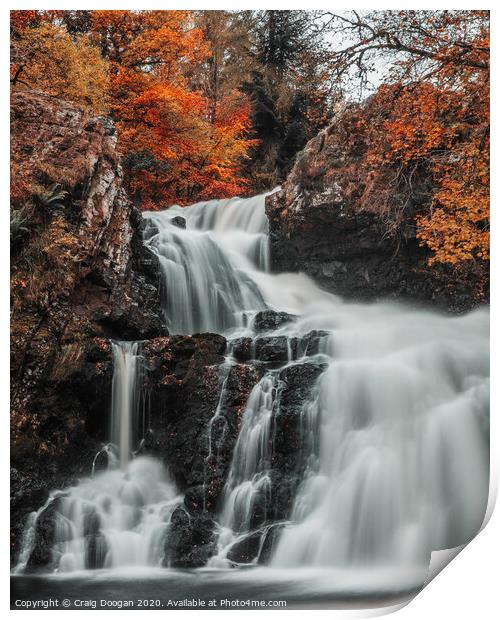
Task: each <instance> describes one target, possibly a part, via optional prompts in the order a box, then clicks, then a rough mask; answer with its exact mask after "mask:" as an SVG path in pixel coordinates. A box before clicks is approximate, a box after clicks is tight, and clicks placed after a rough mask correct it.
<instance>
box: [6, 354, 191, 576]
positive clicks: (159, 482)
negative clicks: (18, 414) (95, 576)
mask: <svg viewBox="0 0 500 620" xmlns="http://www.w3.org/2000/svg"><path fill="white" fill-rule="evenodd" d="M112 353H113V362H114V372H113V381H112V399H111V403H112V404H111V436H110V438H111V443H110V444H107V445H106V446H104V447H103V449H102V450H101V451H100V453H99V454H103V453H105V454H106V455H107V457H108V469H107V470H105V471H101V472H98V473H95V472H94V475H93V476H92V477H91V478H87V479H84V480H82V481H80V482H79V483H78V484H76V485H75V486H72V487H70V488H68V489H65V490H57V491H54V492H52V493H51V494H50V497H49V499H48V500H47V502H46V503H45V504H44V506H42V507H41V508H40V510H39V511H37V512H36V513H32V514H31V515H30V516H29V518H28V522H27V526H26V529H25V534H24V538H23V542H22V549H21V553H20V558H19V563H18V565H17V567H16V569H15V572H23V571H24V570H25V569H26V568H27V567H28V566H29V559H30V556H31V554H32V552H33V550H34V549H35V547H36V545H37V544H39V542H40V540H39V538H40V534H41V536H42V537H43V533H42V531H43V527H44V525H43V522H42V521H43V520H44V519H48V520H49V522H51V523H52V527H51V529H52V530H53V543H52V548H51V560H50V566H51V567H52V569H53V570H54V571H55V572H61V573H65V572H70V571H75V570H84V569H96V568H116V567H123V566H161V565H162V564H163V563H165V562H166V561H168V558H165V551H164V546H165V538H166V536H167V532H168V527H169V522H170V517H171V514H172V512H173V511H174V509H175V507H176V506H178V505H179V503H180V501H182V497H180V496H179V494H178V492H177V490H176V488H175V485H174V483H173V482H172V481H171V480H170V478H169V476H168V473H167V471H166V470H165V468H164V466H163V464H162V463H161V462H160V461H158V460H157V459H154V458H151V457H138V458H134V459H131V457H132V454H133V448H134V446H136V445H137V443H138V441H139V436H138V434H137V431H138V430H139V427H140V424H139V422H140V420H139V417H140V414H141V413H143V412H142V411H141V407H142V397H143V393H142V392H143V388H142V382H143V379H144V377H143V372H142V366H141V360H140V355H139V343H137V342H112ZM116 453H117V454H118V457H119V458H116ZM96 459H97V457H96ZM96 459H95V460H94V467H93V469H95V461H96Z"/></svg>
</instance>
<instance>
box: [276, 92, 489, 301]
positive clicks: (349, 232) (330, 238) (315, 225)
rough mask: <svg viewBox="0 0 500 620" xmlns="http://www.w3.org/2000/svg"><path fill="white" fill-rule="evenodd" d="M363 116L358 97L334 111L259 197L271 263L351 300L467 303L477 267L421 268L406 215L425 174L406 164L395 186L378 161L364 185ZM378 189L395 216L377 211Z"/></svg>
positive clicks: (481, 291)
mask: <svg viewBox="0 0 500 620" xmlns="http://www.w3.org/2000/svg"><path fill="white" fill-rule="evenodd" d="M370 113H372V112H371V110H370V102H369V101H368V102H367V103H366V104H364V105H362V106H360V107H359V108H356V109H355V110H354V111H349V110H348V111H347V113H344V114H340V115H339V117H338V118H337V119H336V120H335V121H334V122H333V123H332V125H331V126H330V127H328V128H327V129H326V130H324V131H323V132H321V133H320V134H319V135H318V136H317V137H316V138H314V139H312V140H311V141H310V142H309V143H308V144H307V145H306V147H305V149H304V150H303V151H302V152H301V153H300V154H299V155H298V157H297V161H296V164H295V166H294V168H293V169H292V171H291V173H290V174H289V176H288V178H287V179H286V182H285V183H284V184H283V186H282V189H281V191H278V192H276V193H274V194H272V195H270V196H268V198H267V200H266V211H267V215H268V217H269V222H270V240H271V254H272V264H273V268H274V269H275V270H276V271H303V272H305V273H306V274H308V275H310V276H311V277H313V278H314V279H315V280H316V281H317V282H318V283H319V284H320V285H321V286H322V287H323V288H325V289H327V290H329V291H331V292H333V293H338V294H340V295H342V296H345V297H347V298H349V299H353V300H372V299H378V298H393V299H400V300H410V299H411V300H412V301H414V302H415V301H419V302H422V303H424V304H429V305H433V306H437V307H439V308H442V309H446V310H451V311H454V312H461V311H464V310H468V309H470V308H471V307H473V306H475V305H477V304H478V303H480V301H484V300H485V299H486V298H487V292H485V291H487V281H488V271H487V270H488V266H487V264H472V263H471V264H470V265H466V266H465V268H464V269H462V270H461V271H460V270H457V269H456V268H455V267H453V266H451V265H437V264H436V265H435V266H434V267H432V268H431V267H429V266H428V258H429V250H428V249H427V248H425V247H422V246H421V245H419V242H418V240H417V237H416V225H415V217H416V215H417V214H418V213H421V212H422V210H425V209H428V207H429V204H430V202H431V200H432V193H433V191H434V188H433V186H432V180H431V179H430V178H429V176H428V174H427V173H426V171H425V170H423V169H419V168H416V169H415V171H414V172H413V173H412V178H411V182H405V183H403V182H401V183H398V184H396V183H395V182H394V179H395V178H396V177H397V176H398V175H397V171H395V170H392V171H391V170H390V169H389V168H388V169H387V170H386V171H385V173H384V175H382V176H384V178H385V181H386V182H385V183H384V185H383V186H380V179H378V180H377V183H378V185H376V184H375V183H374V181H373V180H372V178H371V176H373V175H370V172H369V169H368V168H369V167H367V165H366V159H367V153H368V149H369V138H368V136H367V135H364V134H363V130H362V127H363V126H366V124H367V123H368V125H369V122H370V116H369V115H370ZM360 121H363V122H360ZM360 127H361V128H360ZM380 195H383V196H384V199H385V200H386V202H387V203H388V204H392V205H394V210H395V213H393V214H387V213H381V212H380V210H379V208H378V207H377V206H376V204H375V203H376V198H377V196H380ZM391 218H392V219H391Z"/></svg>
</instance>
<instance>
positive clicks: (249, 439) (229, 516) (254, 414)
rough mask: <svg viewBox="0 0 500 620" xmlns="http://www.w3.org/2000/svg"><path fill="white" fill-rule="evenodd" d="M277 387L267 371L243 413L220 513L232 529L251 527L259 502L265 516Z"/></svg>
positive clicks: (226, 524) (226, 526)
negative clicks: (254, 511)
mask: <svg viewBox="0 0 500 620" xmlns="http://www.w3.org/2000/svg"><path fill="white" fill-rule="evenodd" d="M277 390H278V379H277V376H276V375H275V374H266V375H265V376H264V377H263V378H262V379H261V380H260V381H259V383H258V384H257V385H256V386H255V387H254V388H253V390H252V392H251V394H250V396H249V398H248V402H247V405H246V408H245V411H244V413H243V418H242V425H241V430H240V433H239V436H238V440H237V442H236V446H235V448H234V453H233V461H232V464H231V469H230V471H229V475H228V480H227V483H226V486H225V489H224V498H223V509H222V515H221V525H222V527H224V528H228V529H229V530H231V531H232V532H248V531H249V530H250V528H251V527H252V522H251V518H252V514H253V510H254V508H255V506H256V503H257V502H259V504H260V507H261V510H263V512H264V520H265V510H266V504H267V498H268V495H269V488H270V479H269V475H268V472H269V469H270V467H271V455H272V416H273V408H274V404H275V401H276V394H277Z"/></svg>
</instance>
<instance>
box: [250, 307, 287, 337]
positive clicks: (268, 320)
mask: <svg viewBox="0 0 500 620" xmlns="http://www.w3.org/2000/svg"><path fill="white" fill-rule="evenodd" d="M296 318H297V317H295V316H294V315H293V314H288V312H276V311H275V310H262V311H261V312H258V313H257V314H256V315H255V318H254V320H253V328H254V329H255V331H257V332H263V331H269V330H272V329H278V327H282V326H283V325H286V324H288V323H292V322H293V321H295V320H296Z"/></svg>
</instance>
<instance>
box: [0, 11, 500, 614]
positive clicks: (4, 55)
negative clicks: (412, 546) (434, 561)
mask: <svg viewBox="0 0 500 620" xmlns="http://www.w3.org/2000/svg"><path fill="white" fill-rule="evenodd" d="M306 4H307V3H306V2H304V1H303V0H302V1H299V2H297V1H289V2H280V1H273V2H272V3H271V2H269V1H268V2H267V3H265V2H251V3H250V2H207V1H205V2H186V3H181V2H163V3H160V2H151V1H148V0H141V2H140V3H137V1H136V2H130V1H127V0H123V1H122V2H104V1H94V2H92V3H89V2H79V1H76V0H75V1H74V2H71V3H68V2H60V1H59V2H57V1H55V2H37V1H31V2H22V1H18V2H14V1H11V2H9V3H8V7H2V8H1V9H0V11H1V13H0V15H1V21H0V49H1V62H0V75H1V77H2V81H1V84H2V89H1V101H2V116H1V125H0V131H1V134H0V135H1V138H2V140H1V164H2V175H1V177H0V179H1V187H2V198H3V200H2V202H1V205H2V206H1V217H2V223H3V226H2V227H1V229H0V230H1V233H2V235H4V237H3V242H2V243H1V244H0V252H1V256H0V269H1V274H2V284H3V286H4V288H3V291H4V296H3V297H2V304H1V306H0V308H1V313H2V314H1V319H2V332H1V334H2V338H1V341H0V342H1V345H2V346H1V348H0V355H1V358H0V359H1V360H2V362H3V363H2V365H1V369H2V372H1V374H0V381H1V388H2V390H1V392H0V393H1V394H2V395H3V397H4V398H3V405H2V410H3V411H2V417H1V418H0V419H1V423H2V430H3V432H2V439H3V441H4V446H3V449H2V450H1V454H0V458H1V474H2V481H3V485H5V486H2V491H3V498H4V503H3V506H4V509H3V510H2V514H1V516H0V519H1V525H0V528H1V529H0V531H1V532H2V539H1V540H2V549H3V551H4V552H3V553H2V556H1V557H2V559H3V562H4V564H3V566H2V569H3V572H2V577H3V578H2V581H1V588H2V589H1V593H2V595H3V596H2V599H1V600H2V607H3V609H4V610H6V611H8V613H9V614H19V613H21V614H26V613H30V612H17V611H10V610H9V599H10V597H9V560H8V558H9V549H8V546H9V542H8V540H9V539H8V535H7V533H8V529H9V527H8V523H9V516H8V513H9V511H8V509H7V501H6V497H7V490H8V484H9V482H8V468H9V447H8V446H9V444H8V441H9V415H8V409H9V401H8V393H9V379H8V370H7V369H8V367H9V362H8V359H9V358H8V354H9V353H8V352H9V331H8V330H9V311H8V299H9V294H8V265H9V241H8V229H9V221H8V220H9V215H8V205H9V184H8V163H9V88H8V53H9V15H8V11H9V9H42V8H51V9H88V8H93V9H96V8H100V9H103V8H104V9H137V8H142V9H174V8H175V9H179V8H184V9H201V8H203V9H248V8H252V9H259V8H269V7H270V6H272V8H276V9H304V8H307V9H324V10H333V9H334V10H342V9H350V8H353V6H347V7H346V6H340V7H337V6H335V5H334V4H333V2H325V1H314V2H312V3H311V4H310V5H309V6H305V5H306ZM89 5H90V6H89ZM139 5H140V7H139ZM355 8H357V9H359V10H363V9H372V10H373V9H402V10H403V9H429V10H436V9H437V8H441V9H445V8H446V9H450V10H451V9H474V8H475V9H488V8H489V9H490V10H491V9H492V8H493V3H492V2H452V3H449V4H447V5H444V6H443V5H440V6H439V5H438V6H436V4H435V3H434V4H433V3H430V2H402V1H400V2H384V3H382V4H378V3H377V4H375V5H373V4H371V3H370V2H360V1H358V2H356V3H355ZM497 25H498V24H497V15H496V11H495V10H493V11H492V34H493V37H492V38H493V45H492V56H493V65H492V66H493V71H492V94H493V101H496V102H497V105H498V101H499V99H498V74H497V73H496V71H495V67H496V66H497V63H496V61H497V59H498V54H497V52H498V49H497V45H496V40H495V38H496V35H497V33H498V28H497ZM492 131H493V146H494V147H495V148H493V149H492V154H493V155H494V157H493V158H492V172H493V174H492V188H491V189H492V193H491V197H492V204H496V203H497V200H498V195H499V192H498V187H499V180H498V177H496V175H495V171H496V169H497V166H496V164H497V159H498V150H497V138H498V130H497V123H496V118H495V117H494V118H493V122H492ZM495 156H496V157H495ZM493 221H495V216H494V217H493ZM492 264H493V266H495V265H496V243H495V244H492ZM492 273H493V278H492V283H493V284H495V283H496V274H495V269H492ZM492 302H493V303H492V306H493V308H495V307H496V305H495V302H496V287H495V286H493V288H492ZM498 335H499V328H498V327H497V322H496V321H493V324H492V359H491V362H492V376H493V377H496V378H498V377H499V373H498V347H497V346H496V345H498V343H499V339H498ZM498 402H499V401H498V384H497V385H495V382H494V381H493V385H492V403H491V405H492V406H491V411H492V416H491V445H492V461H491V479H492V500H493V498H494V497H495V496H496V491H497V483H498V472H499V469H500V468H499V449H498V446H500V437H499V428H500V424H499V423H498V420H497V417H496V416H497V415H498V414H499V413H500V409H499V407H498ZM490 503H491V504H492V503H493V502H490ZM499 551H500V516H499V510H498V509H497V510H495V511H493V514H492V516H491V520H490V521H489V523H487V524H486V527H485V529H483V530H482V531H481V532H480V533H479V534H478V536H477V537H476V538H475V539H474V541H472V543H471V544H469V545H467V546H466V547H465V549H464V550H463V551H462V552H461V553H460V554H459V555H458V557H457V558H456V559H455V560H453V561H452V562H451V564H450V565H449V566H446V568H445V569H444V570H443V572H441V573H440V574H439V575H438V576H437V577H436V578H435V579H434V580H433V581H432V582H431V583H430V584H428V585H427V586H426V587H425V588H424V590H423V591H422V592H421V593H420V594H418V595H417V597H415V599H413V600H412V601H411V602H410V603H409V604H408V605H407V606H405V607H403V608H402V609H400V610H399V611H397V617H398V618H400V619H401V620H422V619H423V618H425V619H426V620H427V619H429V620H433V619H436V620H438V619H439V620H443V618H447V619H448V618H467V619H468V620H470V619H471V618H477V619H478V620H489V619H490V618H491V619H493V618H497V617H498V616H499V614H500V605H499V603H498V599H497V592H496V591H497V589H498V588H499V585H498V572H499V571H498V563H497V562H495V560H496V559H497V555H496V554H498V553H499ZM387 611H389V610H387ZM393 611H396V610H393ZM31 613H32V614H38V613H40V614H43V613H44V612H43V611H40V612H38V611H33V612H31ZM78 613H79V612H78V611H69V612H66V615H65V618H66V617H74V614H78ZM82 613H83V612H82ZM100 613H104V614H105V616H104V617H105V618H108V619H111V620H112V618H114V617H118V613H119V612H118V611H108V612H101V611H95V612H94V614H100ZM131 613H132V614H133V613H137V612H131ZM166 613H167V614H168V615H169V616H171V615H175V616H176V617H177V615H178V614H181V615H182V618H183V619H186V618H187V617H189V616H190V615H191V614H194V613H195V611H194V610H193V611H183V612H176V611H168V612H166ZM232 613H233V614H234V613H239V612H234V611H233V612H232ZM242 613H244V617H245V618H250V617H251V616H256V615H257V614H258V617H259V618H264V617H266V618H267V617H269V618H273V619H276V618H280V617H284V616H285V614H287V615H290V614H292V615H302V614H304V613H306V614H311V613H315V614H316V613H318V614H323V615H325V614H328V615H329V616H333V617H336V618H352V617H354V616H356V617H368V616H373V615H379V614H378V613H369V612H368V613H365V612H342V611H333V610H332V611H331V610H323V611H319V610H303V611H302V610H301V611H298V610H297V611H295V610H293V611H292V610H289V611H245V612H242ZM203 614H204V617H206V618H207V619H208V618H210V619H212V618H216V617H218V616H219V614H220V612H219V611H203ZM45 617H47V616H45ZM120 617H121V616H120ZM127 617H131V616H129V615H127ZM179 617H181V616H179Z"/></svg>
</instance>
